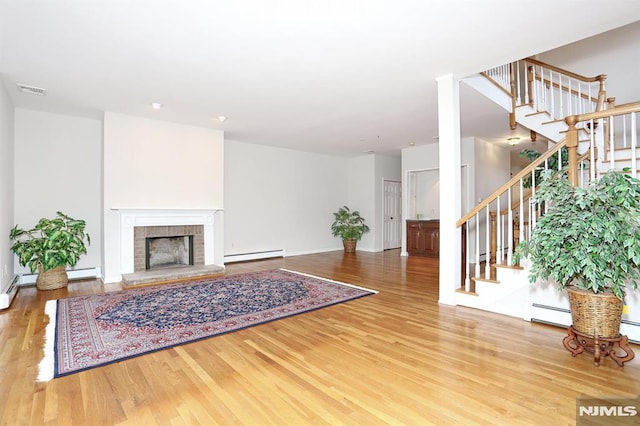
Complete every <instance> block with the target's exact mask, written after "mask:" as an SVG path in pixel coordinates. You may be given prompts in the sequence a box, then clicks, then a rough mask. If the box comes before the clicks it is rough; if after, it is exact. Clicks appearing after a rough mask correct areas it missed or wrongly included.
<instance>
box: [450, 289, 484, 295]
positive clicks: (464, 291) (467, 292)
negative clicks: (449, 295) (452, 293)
mask: <svg viewBox="0 0 640 426" xmlns="http://www.w3.org/2000/svg"><path fill="white" fill-rule="evenodd" d="M456 293H462V294H468V295H469V296H479V294H478V293H476V292H475V291H466V290H463V289H461V288H459V289H456Z"/></svg>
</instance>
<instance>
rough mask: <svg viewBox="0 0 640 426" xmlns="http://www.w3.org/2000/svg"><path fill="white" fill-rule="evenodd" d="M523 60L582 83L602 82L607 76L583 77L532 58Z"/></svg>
mask: <svg viewBox="0 0 640 426" xmlns="http://www.w3.org/2000/svg"><path fill="white" fill-rule="evenodd" d="M524 60H525V61H526V62H531V63H532V64H536V65H540V66H541V67H545V68H547V69H550V70H553V71H556V72H559V73H561V74H565V75H567V76H569V77H572V78H575V79H576V80H580V81H584V82H585V83H593V82H596V81H600V82H602V81H604V80H606V79H607V75H606V74H600V75H597V76H595V77H585V76H583V75H580V74H576V73H574V72H571V71H567V70H565V69H562V68H560V67H556V66H554V65H550V64H547V63H546V62H542V61H539V60H537V59H534V58H532V57H528V58H525V59H524Z"/></svg>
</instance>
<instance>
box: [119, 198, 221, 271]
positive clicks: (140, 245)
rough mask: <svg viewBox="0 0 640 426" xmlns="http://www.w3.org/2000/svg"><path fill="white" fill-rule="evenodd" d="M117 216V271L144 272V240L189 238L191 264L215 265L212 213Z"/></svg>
mask: <svg viewBox="0 0 640 426" xmlns="http://www.w3.org/2000/svg"><path fill="white" fill-rule="evenodd" d="M118 211H119V213H120V270H121V274H130V273H133V272H140V271H144V270H146V269H147V265H146V262H147V259H146V254H145V253H146V246H147V238H158V237H167V238H170V237H182V236H185V237H192V242H193V244H192V245H193V264H194V265H214V264H215V262H214V216H215V212H216V211H215V210H160V209H158V210H155V209H154V210H151V209H150V210H129V209H118Z"/></svg>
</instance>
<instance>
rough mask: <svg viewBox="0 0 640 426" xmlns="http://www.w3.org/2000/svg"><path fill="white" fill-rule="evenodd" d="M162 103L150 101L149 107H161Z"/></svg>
mask: <svg viewBox="0 0 640 426" xmlns="http://www.w3.org/2000/svg"><path fill="white" fill-rule="evenodd" d="M162 107H163V105H162V104H161V103H160V102H151V108H153V109H162Z"/></svg>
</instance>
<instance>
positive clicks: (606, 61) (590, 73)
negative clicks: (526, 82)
mask: <svg viewBox="0 0 640 426" xmlns="http://www.w3.org/2000/svg"><path fill="white" fill-rule="evenodd" d="M638 40H640V21H637V22H635V23H633V24H629V25H625V26H623V27H620V28H616V29H614V30H611V31H607V32H605V33H602V34H598V35H596V36H593V37H589V38H586V39H584V40H580V41H577V42H575V43H571V44H568V45H566V46H563V47H560V48H558V49H554V50H550V51H548V52H545V53H542V54H540V55H537V56H536V57H537V58H538V59H540V60H541V61H544V62H547V63H549V64H551V65H555V66H557V67H561V68H564V69H566V70H568V71H572V72H575V73H578V74H581V75H584V76H586V77H595V76H596V75H599V74H606V75H607V80H606V84H605V86H606V90H607V96H608V97H611V96H613V97H615V98H616V104H618V105H620V104H623V103H628V102H637V101H640V85H639V84H637V83H635V82H636V81H637V79H638V74H639V73H640V53H639V52H640V49H639V47H638Z"/></svg>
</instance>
